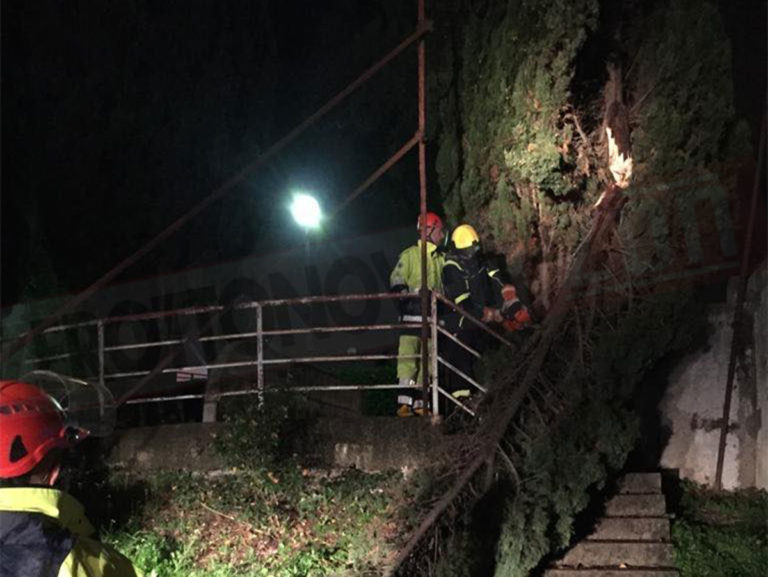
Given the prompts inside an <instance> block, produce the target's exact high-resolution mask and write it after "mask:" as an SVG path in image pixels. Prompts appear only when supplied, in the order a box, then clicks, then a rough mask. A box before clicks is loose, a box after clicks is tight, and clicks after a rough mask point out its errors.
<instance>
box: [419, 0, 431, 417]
mask: <svg viewBox="0 0 768 577" xmlns="http://www.w3.org/2000/svg"><path fill="white" fill-rule="evenodd" d="M418 4H419V9H418V20H419V27H422V26H423V25H424V21H425V19H426V14H425V11H424V0H418ZM424 50H425V48H424V38H421V39H420V40H419V45H418V59H419V72H418V81H419V131H418V134H419V218H420V219H421V220H420V222H421V224H422V226H421V227H420V229H421V391H422V392H421V394H422V396H421V398H422V399H423V400H424V404H425V405H426V403H427V399H428V398H429V374H428V373H429V371H428V370H427V367H429V349H428V342H429V320H428V319H427V310H428V308H427V307H428V306H429V294H428V287H427V227H426V223H427V160H426V143H425V141H424V136H425V135H424V133H425V131H426V125H427V115H426V86H425V76H424V66H425V56H424Z"/></svg>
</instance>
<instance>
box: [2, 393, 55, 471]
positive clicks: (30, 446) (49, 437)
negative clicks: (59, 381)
mask: <svg viewBox="0 0 768 577" xmlns="http://www.w3.org/2000/svg"><path fill="white" fill-rule="evenodd" d="M69 446H70V440H69V435H68V430H67V427H66V425H65V423H64V416H63V413H62V411H61V409H60V407H59V406H58V404H57V403H56V402H55V401H54V400H53V399H52V398H51V397H50V396H48V395H47V394H46V393H44V392H43V391H42V390H41V389H39V388H38V387H36V386H34V385H28V384H26V383H20V382H17V381H0V478H3V479H11V478H13V477H18V476H20V475H25V474H27V473H29V472H30V471H32V469H34V468H35V467H36V466H37V464H38V463H40V461H42V460H43V459H44V458H45V456H46V455H47V454H48V452H49V451H51V450H52V449H55V448H64V447H69Z"/></svg>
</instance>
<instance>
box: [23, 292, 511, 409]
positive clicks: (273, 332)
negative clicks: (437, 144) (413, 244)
mask: <svg viewBox="0 0 768 577" xmlns="http://www.w3.org/2000/svg"><path fill="white" fill-rule="evenodd" d="M404 298H420V296H419V295H418V294H392V293H375V294H353V295H339V296H313V297H304V298H293V299H273V300H264V301H249V302H244V303H240V304H236V305H230V306H225V305H213V306H203V307H189V308H183V309H175V310H167V311H155V312H146V313H138V314H127V315H120V316H112V317H106V318H102V319H97V320H92V321H86V322H80V323H71V324H63V325H57V326H53V327H49V328H47V329H45V331H43V332H42V334H41V336H43V335H50V334H55V333H63V332H66V331H73V330H78V331H81V330H83V329H85V330H86V331H89V330H94V331H95V332H96V339H95V342H96V350H95V355H96V374H95V375H94V374H88V375H78V376H79V377H81V378H93V379H97V380H98V382H99V383H100V384H102V385H105V384H106V383H107V382H113V383H114V382H117V381H120V380H127V379H136V378H140V377H145V378H146V377H148V376H150V375H153V373H154V374H155V375H162V374H178V373H182V372H183V373H194V372H195V371H205V373H206V375H207V372H208V371H227V370H238V369H250V368H255V370H256V382H255V387H253V386H251V387H249V388H246V389H241V390H235V391H217V392H215V393H211V392H209V391H206V392H205V393H191V394H169V395H164V394H160V395H152V396H144V397H133V398H129V399H126V400H124V403H125V404H131V405H132V404H142V403H154V402H165V401H183V400H191V399H204V400H206V401H207V402H210V403H213V405H214V411H213V413H214V414H215V403H216V402H217V400H218V399H219V398H225V397H229V396H238V395H251V394H256V395H258V397H259V399H260V401H261V400H263V396H264V394H265V392H267V391H268V389H267V387H266V385H267V383H266V376H265V368H267V367H273V366H279V365H292V364H310V365H315V364H319V363H340V362H372V361H386V360H397V359H414V360H417V361H418V360H420V359H421V358H422V356H421V354H413V355H398V354H394V353H375V354H356V353H352V354H344V355H339V354H330V355H317V354H304V355H299V356H277V357H273V358H266V356H265V346H266V344H267V340H268V339H270V338H273V337H279V336H288V335H291V336H295V335H318V334H326V335H331V334H341V333H353V332H374V331H400V330H402V329H419V328H420V327H421V326H422V325H421V323H420V322H413V323H407V322H395V323H392V322H389V323H379V324H367V325H363V324H360V325H343V326H309V327H301V328H281V327H279V326H278V327H274V328H265V326H264V311H265V310H266V309H270V308H276V307H299V306H303V305H322V304H328V303H341V302H353V301H371V300H379V301H388V300H390V301H391V300H400V299H404ZM443 307H445V308H446V309H451V310H453V311H455V312H457V313H458V314H460V315H462V316H464V317H465V318H466V319H467V320H468V321H469V322H471V323H473V324H474V325H476V326H477V327H478V328H480V329H481V330H483V331H485V332H486V333H488V334H489V335H491V336H492V337H493V338H495V339H496V340H497V341H499V342H500V343H502V344H504V345H507V346H513V345H512V343H510V342H509V341H508V340H506V339H505V338H504V337H502V336H500V335H499V334H498V333H496V332H495V331H493V330H491V329H490V328H489V327H488V326H487V325H485V324H484V323H483V322H482V321H480V320H478V319H477V318H475V317H473V316H472V315H471V314H469V313H468V312H467V311H465V310H463V309H462V308H461V307H459V306H457V305H455V304H454V303H453V302H451V301H450V300H448V299H447V298H446V297H444V296H443V295H442V294H439V293H437V292H434V291H433V292H432V293H431V309H430V315H429V326H430V339H429V341H428V347H429V361H430V366H429V373H430V375H429V379H430V382H429V388H430V393H431V406H432V411H433V414H434V415H439V412H440V409H439V407H440V396H441V395H442V396H443V397H445V398H446V399H447V400H448V401H449V402H452V403H454V404H456V405H458V406H459V407H460V408H461V409H463V410H464V411H466V412H467V413H469V414H471V415H474V411H473V410H472V409H471V408H470V407H469V406H467V405H466V404H464V403H462V402H461V401H459V400H458V399H456V398H454V397H453V396H452V395H451V394H450V393H449V392H448V391H446V390H445V389H444V388H443V387H441V386H440V383H439V377H438V375H439V374H440V367H443V368H444V369H445V370H446V371H450V372H452V373H454V374H456V375H458V376H459V377H460V378H461V379H462V380H464V381H466V382H467V383H468V384H469V385H471V386H472V387H474V388H475V389H477V390H478V391H481V392H483V393H485V392H486V388H485V387H484V386H483V385H481V384H480V383H479V382H477V380H475V379H474V378H473V377H472V376H470V375H468V374H466V373H465V372H463V371H461V370H460V369H459V368H457V367H456V366H455V365H454V364H453V363H452V362H451V360H450V359H447V358H444V357H443V356H441V355H440V347H439V343H440V342H441V341H442V340H443V339H448V340H451V341H453V342H455V343H456V344H457V345H458V346H459V347H461V348H463V349H464V350H465V351H466V352H467V353H468V354H470V355H472V356H473V357H475V358H480V357H481V353H480V352H479V351H477V350H475V349H473V348H472V347H470V346H469V345H467V344H466V343H463V342H462V341H461V340H460V339H458V338H457V337H456V336H454V335H453V334H451V333H450V332H449V331H448V330H446V329H445V327H444V326H443V324H442V322H441V321H440V318H439V315H438V308H441V309H442V308H443ZM227 312H242V313H248V312H252V313H253V320H254V321H255V330H245V331H240V332H223V333H220V334H205V335H199V336H194V339H193V340H194V341H195V342H196V343H200V344H202V343H217V342H230V343H232V342H237V341H246V342H247V341H251V342H252V341H255V344H256V351H255V355H254V356H255V358H241V359H238V360H233V361H227V362H221V361H219V360H218V359H214V360H212V361H205V360H204V359H201V362H199V363H198V364H196V365H195V364H193V365H189V364H184V365H183V366H168V367H164V368H161V369H159V370H158V369H157V367H155V368H154V369H139V370H127V371H126V370H113V368H112V366H111V365H112V364H111V363H110V362H109V357H110V355H112V354H114V353H117V352H121V351H136V350H145V351H146V350H149V349H158V348H170V347H180V346H182V345H184V344H185V343H187V342H188V341H189V338H190V335H189V334H179V335H177V336H174V337H172V338H158V339H157V340H142V341H139V342H130V343H121V342H113V340H112V339H110V338H108V330H107V329H109V328H110V327H111V326H114V325H121V326H124V323H144V322H147V321H161V320H167V319H176V320H179V319H183V318H185V317H198V316H201V315H217V316H218V317H220V315H222V314H224V313H227ZM214 318H216V317H214ZM209 324H211V323H209ZM113 338H114V337H113ZM69 346H70V349H71V347H72V343H70V344H69ZM75 347H76V348H77V350H67V351H66V352H60V353H56V354H50V355H45V356H38V357H32V358H28V359H26V360H25V361H24V362H25V363H26V364H27V365H32V366H34V367H35V368H38V367H40V366H41V365H46V364H50V363H53V362H58V361H67V360H71V359H74V358H75V357H82V356H87V355H90V356H93V354H94V351H93V350H92V349H91V348H90V347H85V349H86V350H82V349H80V348H78V347H77V343H75ZM392 347H393V348H396V342H395V340H394V339H393V342H392ZM402 388H403V387H402V386H401V385H400V384H399V383H379V384H332V385H320V386H312V385H308V386H291V387H285V388H280V390H287V391H305V392H306V391H353V390H354V391H359V390H373V389H402ZM414 388H420V386H419V385H417V386H416V387H414Z"/></svg>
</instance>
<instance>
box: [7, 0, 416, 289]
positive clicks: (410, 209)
mask: <svg viewBox="0 0 768 577" xmlns="http://www.w3.org/2000/svg"><path fill="white" fill-rule="evenodd" d="M394 4H397V5H393V3H387V2H368V3H360V2H355V1H351V0H348V1H345V0H332V1H325V2H311V3H307V2H300V1H296V0H292V1H287V2H286V1H281V2H274V1H264V2H253V1H239V2H226V3H220V2H196V3H189V2H183V3H182V2H162V3H157V2H143V1H136V2H121V3H93V2H76V1H74V2H61V1H56V2H36V3H31V4H27V3H4V4H3V14H2V27H3V29H2V33H3V45H2V51H3V72H2V73H3V94H2V101H3V143H2V144H3V175H2V185H3V187H2V191H3V195H2V212H3V214H2V219H3V222H2V224H3V230H2V234H3V239H2V240H3V245H2V263H3V267H2V268H3V271H2V272H3V275H2V276H3V278H2V302H3V304H10V303H13V302H15V301H17V300H19V299H21V298H24V297H39V296H45V295H48V294H57V293H59V292H62V291H67V292H68V291H76V290H78V289H81V288H83V287H84V286H87V284H89V283H90V282H92V281H93V280H95V279H96V278H98V277H99V276H100V275H101V274H103V273H104V272H105V271H106V270H107V269H109V268H110V267H111V266H112V265H114V264H116V263H117V262H118V261H119V260H121V259H122V258H124V257H125V256H127V255H128V254H130V253H131V252H133V251H134V250H135V249H137V248H139V247H140V246H141V245H143V244H144V243H145V242H146V241H147V240H149V239H150V238H151V237H152V236H154V235H155V234H156V233H158V232H159V231H161V230H162V229H163V228H164V227H165V226H166V225H168V224H169V223H170V222H172V221H173V220H175V219H176V218H177V217H178V216H180V215H181V214H183V213H184V212H185V211H186V210H187V209H188V208H189V207H190V206H192V205H193V204H194V203H195V202H196V201H198V200H199V199H201V198H203V197H204V196H206V195H207V194H208V193H210V192H211V191H212V190H213V189H215V188H216V187H217V186H218V185H220V184H221V183H222V182H224V181H225V180H227V179H228V178H229V177H230V176H231V175H233V174H234V173H236V172H237V171H238V170H239V169H240V168H241V167H243V166H244V165H246V164H247V163H248V162H250V161H251V160H253V159H254V158H256V157H257V156H258V154H259V152H260V151H263V150H265V149H266V148H267V147H268V146H269V145H270V144H271V143H273V142H274V141H276V140H277V139H278V138H280V137H281V136H282V135H283V134H285V133H286V132H287V131H288V130H290V129H291V128H292V127H293V126H295V125H296V124H298V123H299V122H300V121H301V120H303V118H304V117H306V116H307V115H309V114H310V113H311V112H313V111H314V110H316V109H317V108H318V107H319V106H321V105H322V104H323V103H324V102H325V101H326V100H327V99H329V98H330V97H331V96H333V95H334V94H335V93H336V92H337V91H338V90H339V89H341V88H343V87H344V86H345V85H346V84H347V83H348V82H350V81H352V80H354V78H355V77H356V76H357V75H358V74H359V73H360V72H362V71H363V70H365V68H367V67H368V66H369V65H370V64H372V63H373V62H375V61H376V60H377V59H378V58H380V57H381V56H382V55H383V54H385V53H386V52H387V51H388V50H389V49H391V48H392V47H394V46H395V45H396V44H397V43H398V42H399V41H400V40H401V39H402V38H404V37H405V36H406V35H407V34H409V33H410V31H411V30H412V27H413V26H414V24H415V3H413V2H402V3H399V4H398V3H394ZM415 59H416V58H415V50H411V51H409V52H408V53H406V54H404V55H403V57H402V58H400V59H399V60H398V61H396V63H395V65H394V66H392V67H391V68H390V69H388V70H387V71H386V72H385V73H383V74H381V75H380V76H377V77H376V78H375V79H374V80H373V81H372V82H371V83H369V85H368V86H366V87H365V88H364V89H363V90H361V91H359V92H358V93H356V94H355V95H353V96H352V98H350V99H349V100H348V101H346V103H345V105H343V106H342V107H340V108H339V109H337V110H336V111H335V112H333V113H331V114H330V115H329V116H328V117H327V118H326V119H324V120H323V121H321V122H320V123H319V124H318V125H316V126H315V127H314V128H312V129H310V130H309V131H308V132H306V133H305V134H304V136H303V137H302V138H301V139H299V140H298V141H296V142H295V144H294V145H292V146H291V147H290V148H289V149H287V150H286V151H285V152H284V153H282V154H281V155H280V156H279V157H278V158H276V159H275V160H274V161H273V162H271V163H270V164H269V165H268V166H266V167H265V168H263V169H261V170H259V171H258V172H255V173H253V174H252V175H251V176H250V177H249V178H248V179H247V180H246V181H245V182H244V183H243V184H242V185H240V186H237V187H236V188H235V189H234V190H233V191H232V192H231V194H229V195H228V196H227V198H226V199H224V200H223V201H220V202H218V203H216V204H215V205H214V206H212V207H210V208H209V209H208V210H206V211H205V212H204V214H203V215H201V216H200V217H199V218H197V219H195V220H194V221H193V222H191V223H190V224H188V225H187V226H186V227H185V228H184V229H183V230H182V231H181V232H180V233H179V234H178V235H176V236H175V237H174V238H173V239H172V240H171V241H169V242H167V243H165V244H163V246H162V247H160V248H159V249H158V250H156V251H154V252H153V253H151V254H150V255H149V256H148V257H146V258H145V259H143V260H142V261H141V262H140V263H139V264H138V265H136V266H135V267H133V268H132V269H130V270H129V271H127V272H126V273H125V276H124V278H130V277H135V276H145V275H151V274H156V273H158V272H161V271H168V270H174V269H178V268H185V267H189V266H198V265H202V264H210V263H214V262H218V261H219V260H226V259H231V258H238V257H241V256H245V255H247V254H250V253H252V252H254V251H259V252H263V251H268V250H270V249H271V248H273V247H276V246H285V245H286V244H288V245H290V244H297V243H301V242H303V233H301V231H298V230H297V227H296V226H295V225H294V224H293V223H292V222H291V221H290V216H289V214H288V211H287V209H286V206H287V204H288V201H289V197H290V194H289V193H290V191H291V190H294V189H296V188H303V189H308V190H310V191H312V192H314V193H315V194H316V195H317V196H318V197H319V198H321V200H322V201H323V203H324V205H325V207H326V208H327V209H332V208H333V206H334V205H335V204H336V203H338V202H340V201H341V200H343V198H344V197H345V196H346V195H348V194H349V193H350V192H351V191H352V190H353V189H354V188H355V187H356V186H357V185H358V184H359V183H360V182H361V181H362V180H363V179H364V178H365V177H366V176H367V175H368V174H370V173H371V172H372V171H373V170H374V169H375V168H376V167H377V166H378V165H379V164H381V163H382V162H383V161H384V160H386V159H387V158H388V156H389V155H390V154H392V153H393V152H395V151H396V150H397V148H399V147H400V146H401V145H402V144H403V143H404V142H405V141H406V140H407V139H408V138H410V137H411V136H412V134H413V132H414V131H415V128H416V67H415ZM404 79H408V80H406V81H404ZM411 156H412V157H411V158H407V159H406V160H405V161H404V162H402V163H401V165H400V166H399V167H398V168H397V169H396V170H395V171H393V172H392V173H391V174H389V175H387V176H386V177H385V178H384V179H382V180H381V181H380V182H379V183H378V184H377V185H376V186H374V187H373V188H371V189H370V190H369V191H368V192H367V193H366V195H365V196H364V197H362V198H361V199H359V201H358V202H357V203H355V204H353V205H350V207H349V208H347V209H345V211H344V212H343V213H341V214H339V215H338V217H337V219H336V221H335V222H330V223H328V224H327V227H326V229H327V230H326V231H324V234H325V235H326V237H327V238H331V237H333V236H334V235H340V234H342V235H346V234H349V233H354V234H359V233H361V232H365V231H366V230H371V229H373V230H375V229H381V228H391V227H396V226H403V225H404V224H405V223H406V222H408V223H410V222H412V221H413V219H414V218H415V216H414V215H415V211H417V210H418V189H417V182H418V181H417V178H416V174H417V173H416V170H417V169H416V162H415V158H413V155H411ZM371 207H375V209H374V210H371ZM33 263H34V264H33ZM30 279H32V281H30ZM30 282H32V286H31V287H30ZM25 285H26V286H27V288H26V289H24V286H25Z"/></svg>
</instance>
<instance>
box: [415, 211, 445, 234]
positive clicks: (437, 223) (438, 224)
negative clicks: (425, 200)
mask: <svg viewBox="0 0 768 577" xmlns="http://www.w3.org/2000/svg"><path fill="white" fill-rule="evenodd" d="M426 216H427V218H426V220H427V230H429V229H430V228H443V221H442V220H441V219H440V217H439V216H437V215H436V214H435V213H434V212H428V213H427V215H426ZM416 230H421V215H419V218H418V220H417V221H416Z"/></svg>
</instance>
